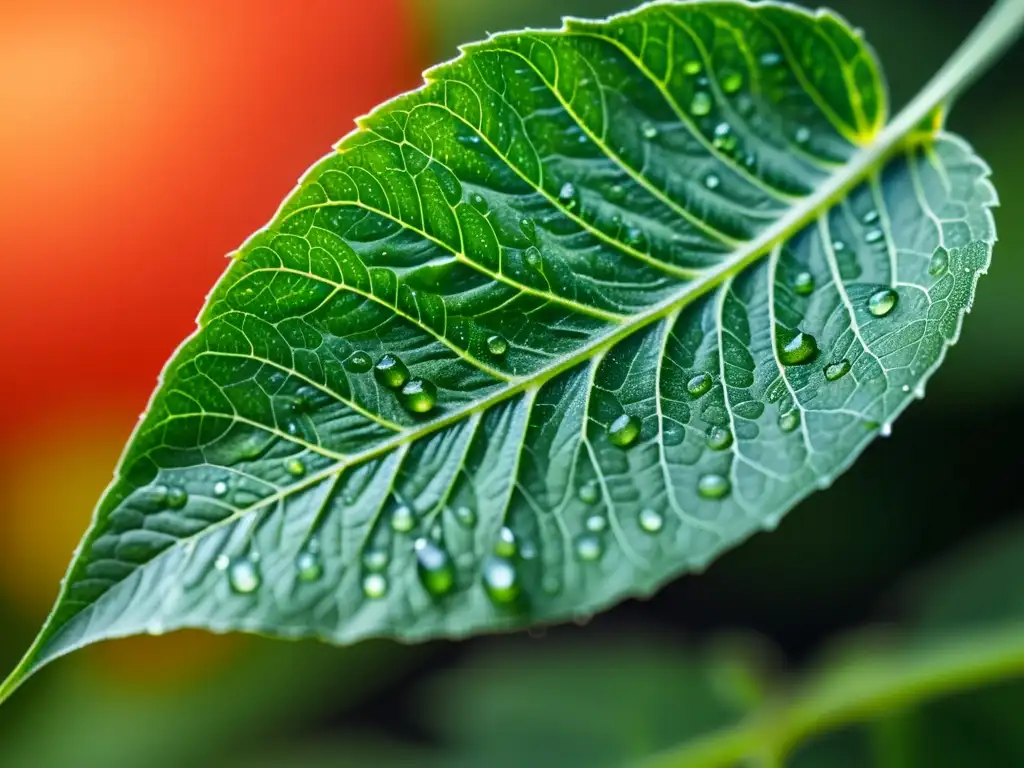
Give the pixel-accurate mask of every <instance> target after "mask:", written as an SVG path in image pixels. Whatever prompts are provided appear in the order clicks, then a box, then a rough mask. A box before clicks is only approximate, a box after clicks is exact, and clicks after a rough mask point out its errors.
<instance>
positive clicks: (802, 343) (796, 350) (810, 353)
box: [775, 326, 818, 365]
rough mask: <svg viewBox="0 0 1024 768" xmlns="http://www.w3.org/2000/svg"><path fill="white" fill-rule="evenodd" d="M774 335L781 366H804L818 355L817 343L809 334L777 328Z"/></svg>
mask: <svg viewBox="0 0 1024 768" xmlns="http://www.w3.org/2000/svg"><path fill="white" fill-rule="evenodd" d="M775 335H776V337H777V339H778V352H779V360H780V361H782V364H783V365H804V364H806V363H809V362H811V361H812V360H813V359H814V358H815V357H817V355H818V341H817V339H815V338H814V337H813V336H811V334H809V333H804V332H803V331H797V332H796V333H792V332H790V331H787V330H786V329H785V328H782V327H781V326H778V327H776V331H775Z"/></svg>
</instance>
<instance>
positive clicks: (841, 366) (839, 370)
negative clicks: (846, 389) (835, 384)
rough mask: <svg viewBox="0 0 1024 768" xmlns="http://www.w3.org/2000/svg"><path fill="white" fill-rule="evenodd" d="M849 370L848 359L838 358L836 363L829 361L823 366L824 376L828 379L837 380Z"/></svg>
mask: <svg viewBox="0 0 1024 768" xmlns="http://www.w3.org/2000/svg"><path fill="white" fill-rule="evenodd" d="M849 372H850V361H849V360H840V361H839V362H838V363H830V364H829V365H827V366H825V378H826V379H828V380H829V381H838V380H839V379H841V378H843V376H845V375H846V374H848V373H849Z"/></svg>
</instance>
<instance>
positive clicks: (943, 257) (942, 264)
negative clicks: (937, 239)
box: [928, 245, 949, 277]
mask: <svg viewBox="0 0 1024 768" xmlns="http://www.w3.org/2000/svg"><path fill="white" fill-rule="evenodd" d="M948 270H949V251H947V250H946V249H945V248H943V247H942V246H941V245H940V246H939V247H938V248H936V249H935V253H933V254H932V259H931V261H930V262H929V263H928V274H929V275H931V276H932V277H942V276H943V275H944V274H946V272H947V271H948Z"/></svg>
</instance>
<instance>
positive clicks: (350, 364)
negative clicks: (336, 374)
mask: <svg viewBox="0 0 1024 768" xmlns="http://www.w3.org/2000/svg"><path fill="white" fill-rule="evenodd" d="M345 368H346V369H348V370H349V371H351V372H352V373H366V372H367V371H369V370H370V369H371V368H373V359H372V358H371V357H370V356H369V355H368V354H366V353H365V352H363V351H362V350H360V349H357V350H356V351H355V352H353V353H352V354H351V355H349V356H348V359H347V360H346V361H345Z"/></svg>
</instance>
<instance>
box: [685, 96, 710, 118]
mask: <svg viewBox="0 0 1024 768" xmlns="http://www.w3.org/2000/svg"><path fill="white" fill-rule="evenodd" d="M690 112H692V113H693V114H694V115H696V116H697V117H703V116H704V115H706V114H708V113H709V112H711V96H710V95H708V93H707V92H706V91H697V92H696V93H695V94H693V100H692V101H691V102H690Z"/></svg>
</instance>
